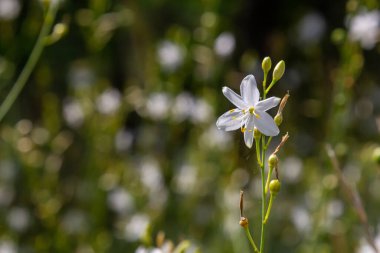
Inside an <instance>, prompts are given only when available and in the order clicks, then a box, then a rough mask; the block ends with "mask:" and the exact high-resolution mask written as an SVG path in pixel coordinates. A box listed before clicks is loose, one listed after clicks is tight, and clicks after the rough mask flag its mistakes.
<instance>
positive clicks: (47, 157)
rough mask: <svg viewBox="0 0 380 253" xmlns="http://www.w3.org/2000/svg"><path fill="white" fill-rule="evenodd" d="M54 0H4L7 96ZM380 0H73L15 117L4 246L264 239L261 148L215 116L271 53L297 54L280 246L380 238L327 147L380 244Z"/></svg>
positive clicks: (3, 163) (288, 112) (314, 246)
mask: <svg viewBox="0 0 380 253" xmlns="http://www.w3.org/2000/svg"><path fill="white" fill-rule="evenodd" d="M46 4H48V1H47V0H45V1H37V0H32V1H27V0H23V1H22V0H0V96H1V99H2V100H3V99H4V98H5V97H6V95H7V93H8V91H9V90H10V88H11V87H12V85H13V84H14V81H15V80H16V78H17V76H18V75H19V73H20V72H21V70H22V69H23V67H24V65H25V62H26V60H27V58H28V57H29V55H30V52H31V50H32V48H33V45H34V43H35V41H36V37H37V35H38V33H39V29H40V27H41V24H42V22H43V17H44V13H45V11H46V6H45V5H46ZM379 5H380V4H379V2H378V1H376V0H349V1H348V2H346V1H341V0H339V1H327V0H326V1H301V0H288V1H274V0H270V1H261V0H260V1H259V0H258V1H256V0H255V1H249V0H247V1H242V0H239V1H227V0H204V1H190V0H186V1H175V0H155V1H154V0H139V1H136V0H135V1H116V0H115V1H102V0H88V1H70V0H64V1H61V6H60V9H59V12H58V16H57V17H56V23H62V24H64V25H66V26H67V28H68V30H67V33H66V34H65V35H64V36H63V37H62V38H60V39H59V40H58V41H57V42H56V43H54V44H52V45H50V46H48V47H47V48H46V49H45V51H44V53H43V55H42V57H41V58H40V60H39V62H38V64H37V66H36V68H35V69H34V71H33V73H32V76H31V77H30V78H29V80H28V82H27V84H26V87H25V89H24V90H23V92H22V93H21V95H20V96H19V98H18V100H17V101H16V103H15V104H14V106H13V107H12V109H11V111H10V112H9V113H8V114H7V116H6V117H5V119H4V120H3V121H2V122H1V125H0V252H81V253H84V252H138V253H142V252H149V250H148V249H153V248H154V247H158V246H160V247H162V248H163V249H165V250H163V252H171V251H170V249H175V251H174V252H197V251H198V250H199V251H201V252H221V253H222V252H249V250H250V249H249V245H248V241H247V239H246V237H245V235H244V231H243V230H242V228H241V227H240V226H239V224H238V223H239V205H238V203H239V191H240V189H244V190H245V192H246V194H245V196H246V199H245V202H246V203H245V204H246V208H245V216H247V217H248V218H249V219H250V226H251V231H253V237H254V238H255V239H256V241H257V239H258V235H259V231H260V230H259V226H258V225H257V224H259V217H260V203H259V199H260V194H261V193H260V183H259V181H258V174H259V171H258V169H257V168H256V161H255V154H254V151H253V150H248V149H247V148H246V147H245V145H244V141H243V138H242V136H241V133H239V132H236V133H226V132H221V131H218V130H217V129H216V127H215V120H216V118H217V117H218V116H219V115H220V114H221V113H223V112H224V111H226V110H227V109H229V107H230V104H229V103H228V101H227V100H226V99H225V98H224V97H223V95H222V93H221V88H222V86H225V85H227V86H229V87H231V88H232V89H235V90H238V89H239V85H240V81H241V80H242V79H243V77H244V76H246V75H247V74H251V73H253V74H254V75H255V76H256V79H257V80H258V82H261V81H262V72H261V60H262V59H263V58H264V57H265V56H270V57H271V58H272V61H273V65H275V64H276V63H277V62H278V61H279V60H280V59H285V61H286V66H287V70H286V72H285V75H284V77H283V78H282V79H281V80H280V81H279V83H278V84H276V86H275V87H274V89H273V93H272V95H275V96H278V97H282V96H283V95H284V94H285V93H286V91H288V90H290V94H291V97H290V99H289V102H288V104H287V106H286V108H285V110H284V122H283V127H282V129H284V131H287V132H289V133H290V139H289V141H288V142H287V143H286V146H285V147H284V149H283V150H282V151H281V152H280V154H279V158H280V165H279V167H280V179H281V182H282V187H281V192H280V193H279V194H278V196H277V198H276V201H275V203H274V206H273V208H272V212H271V221H270V224H269V225H268V230H267V231H268V234H267V243H266V245H267V246H266V248H267V252H348V253H349V252H371V251H370V249H368V245H367V244H366V240H365V233H364V230H363V229H362V225H361V224H360V221H359V218H358V217H357V215H356V212H355V210H354V208H353V206H352V204H351V203H350V202H349V201H347V200H346V198H345V193H344V191H341V190H340V188H339V182H338V178H337V176H336V175H335V173H334V171H333V170H332V169H331V162H330V161H329V159H328V158H327V155H326V152H325V149H324V145H325V144H326V143H331V144H332V145H333V147H334V149H335V151H336V153H337V155H338V159H339V161H340V165H341V167H342V170H343V173H344V175H345V176H346V177H347V178H348V180H349V182H350V184H351V185H352V187H354V188H357V189H358V192H359V195H360V196H361V198H362V201H363V203H364V207H365V209H366V211H367V215H368V220H369V224H370V226H371V231H372V232H373V233H374V236H375V237H376V236H377V238H378V239H377V240H378V241H380V231H379V229H380V227H379V225H380V221H379V217H380V216H379V215H378V213H379V210H380V194H379V193H380V191H379V189H380V177H379V163H378V160H379V159H378V156H379V155H378V153H379V152H378V148H379V129H380V117H379V113H380V87H379V82H380V75H379V65H378V62H379V60H380V57H379V53H380V46H379V43H377V39H378V37H376V36H371V34H372V35H380V28H379V26H376V25H372V26H370V24H369V23H371V22H372V23H375V24H376V15H377V14H376V11H378V8H379V7H380V6H379ZM371 11H372V13H373V14H374V15H372V16H374V17H372V16H371V18H368V19H364V20H365V22H364V21H360V20H359V21H360V22H362V23H360V22H359V24H358V25H357V26H358V27H359V28H357V30H359V31H356V30H355V29H354V28H353V27H354V24H355V22H354V20H355V17H357V16H360V15H363V13H371ZM373 19H375V21H373ZM366 22H367V23H366ZM379 23H380V22H378V24H379ZM363 27H364V28H363ZM360 28H362V29H361V30H360ZM371 29H372V30H371ZM363 30H364V31H363ZM376 31H377V32H376ZM368 33H370V34H369V35H368ZM372 37H375V38H372ZM371 39H372V40H374V41H371ZM271 113H272V115H273V114H274V113H275V112H274V111H273V112H271ZM279 141H280V138H279V137H278V138H275V139H274V141H273V147H271V150H273V148H274V147H275V145H276V144H278V143H279ZM373 158H375V159H373ZM163 233H165V236H164V235H163ZM175 245H178V246H175ZM366 247H367V248H366ZM365 250H367V251H365ZM154 252H156V251H154Z"/></svg>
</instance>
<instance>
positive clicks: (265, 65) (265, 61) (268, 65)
mask: <svg viewBox="0 0 380 253" xmlns="http://www.w3.org/2000/svg"><path fill="white" fill-rule="evenodd" d="M261 67H262V68H263V71H264V73H268V71H269V70H270V69H271V67H272V61H271V59H270V58H269V57H268V56H267V57H265V58H264V59H263V62H262V63H261Z"/></svg>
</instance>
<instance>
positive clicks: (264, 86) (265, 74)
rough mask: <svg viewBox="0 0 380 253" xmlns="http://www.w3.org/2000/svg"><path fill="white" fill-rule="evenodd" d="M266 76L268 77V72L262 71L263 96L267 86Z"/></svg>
mask: <svg viewBox="0 0 380 253" xmlns="http://www.w3.org/2000/svg"><path fill="white" fill-rule="evenodd" d="M267 76H268V72H267V71H264V80H263V94H265V89H266V86H267Z"/></svg>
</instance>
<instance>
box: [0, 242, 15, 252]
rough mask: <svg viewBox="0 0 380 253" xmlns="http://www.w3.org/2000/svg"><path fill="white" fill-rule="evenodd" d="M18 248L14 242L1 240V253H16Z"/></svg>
mask: <svg viewBox="0 0 380 253" xmlns="http://www.w3.org/2000/svg"><path fill="white" fill-rule="evenodd" d="M16 252H17V247H16V245H15V243H14V242H13V241H10V240H4V239H3V240H0V253H16Z"/></svg>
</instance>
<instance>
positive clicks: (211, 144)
mask: <svg viewBox="0 0 380 253" xmlns="http://www.w3.org/2000/svg"><path fill="white" fill-rule="evenodd" d="M231 141H232V137H231V135H227V134H224V133H223V132H221V131H219V130H218V129H216V128H215V127H214V126H212V127H210V128H209V129H207V130H206V131H205V132H204V133H203V134H202V136H201V138H200V143H201V145H200V146H201V147H208V148H211V149H219V150H227V149H229V148H230V144H231Z"/></svg>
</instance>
